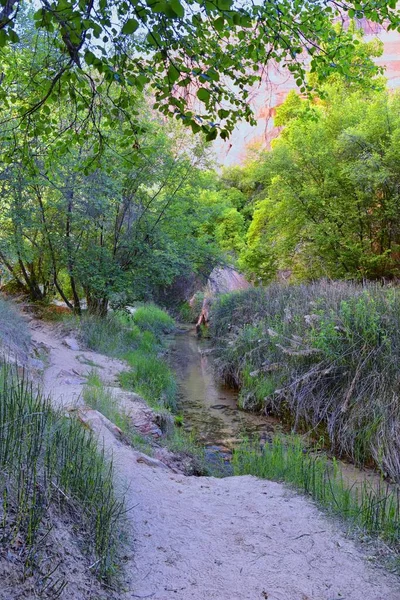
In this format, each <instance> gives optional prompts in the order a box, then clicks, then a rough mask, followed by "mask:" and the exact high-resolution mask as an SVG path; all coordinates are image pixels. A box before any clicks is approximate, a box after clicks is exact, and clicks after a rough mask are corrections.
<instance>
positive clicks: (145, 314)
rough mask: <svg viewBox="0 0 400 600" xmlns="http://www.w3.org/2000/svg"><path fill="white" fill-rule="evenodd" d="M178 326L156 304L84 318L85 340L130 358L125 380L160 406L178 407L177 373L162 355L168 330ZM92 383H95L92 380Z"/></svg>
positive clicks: (110, 352) (121, 378)
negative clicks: (175, 373)
mask: <svg viewBox="0 0 400 600" xmlns="http://www.w3.org/2000/svg"><path fill="white" fill-rule="evenodd" d="M174 329H175V323H174V320H173V319H172V318H171V317H170V316H169V315H168V314H167V313H166V312H165V311H163V310H161V309H160V308H158V307H157V306H156V305H154V304H147V305H141V306H138V307H137V308H135V309H134V312H133V314H129V313H127V312H123V311H115V312H113V313H110V314H108V315H107V317H104V318H99V317H93V316H84V317H82V318H81V319H80V332H81V334H80V335H81V337H82V339H83V341H84V343H86V344H87V345H88V346H89V347H90V348H92V349H93V350H97V351H99V352H102V353H104V354H107V355H109V356H116V357H119V358H124V359H125V360H127V362H128V364H129V366H130V369H129V370H128V371H124V372H123V373H121V374H120V381H121V384H122V385H123V387H125V388H127V389H130V390H132V391H134V392H136V393H137V394H140V395H141V396H142V397H143V398H144V399H145V400H146V401H147V402H148V403H149V404H150V406H152V407H154V408H158V409H160V408H168V409H170V410H174V408H175V405H176V381H175V377H174V374H173V372H172V370H171V369H170V368H169V366H168V365H167V363H166V361H165V360H164V358H163V357H162V356H161V355H160V353H161V352H162V350H163V348H164V346H165V340H164V336H165V334H167V333H170V332H172V331H173V330H174ZM92 383H93V382H92ZM89 385H91V387H93V384H91V383H90V382H89ZM100 396H101V394H100ZM97 401H98V402H99V401H100V400H99V399H98V400H97ZM105 402H107V400H106V401H105ZM101 412H103V411H101ZM121 429H123V428H122V427H121Z"/></svg>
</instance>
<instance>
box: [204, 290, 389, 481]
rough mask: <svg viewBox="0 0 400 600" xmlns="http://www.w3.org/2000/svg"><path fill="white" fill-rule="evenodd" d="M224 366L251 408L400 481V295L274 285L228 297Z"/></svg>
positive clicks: (217, 329)
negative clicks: (287, 422)
mask: <svg viewBox="0 0 400 600" xmlns="http://www.w3.org/2000/svg"><path fill="white" fill-rule="evenodd" d="M210 330H211V334H212V336H213V339H214V345H215V355H216V364H217V368H218V370H219V373H220V374H221V375H222V377H224V378H225V379H226V380H227V381H229V382H231V383H233V384H235V385H236V386H238V387H239V388H240V389H241V391H240V399H241V403H242V405H243V406H244V407H245V408H246V407H247V408H256V409H263V410H265V411H267V412H269V413H273V414H276V415H278V416H280V417H283V418H288V419H290V421H291V423H292V425H293V426H294V428H295V429H296V428H302V429H307V430H312V431H314V432H318V433H321V432H322V433H324V434H326V436H327V438H329V440H330V443H331V447H332V450H333V451H335V452H337V453H339V454H341V455H344V456H347V457H349V458H351V459H352V460H354V461H355V462H356V463H358V464H365V463H372V462H373V463H375V464H376V465H378V466H379V467H380V468H381V469H382V471H383V473H384V474H388V475H390V476H391V477H393V478H395V479H397V480H400V434H399V431H400V398H399V394H400V371H399V369H398V364H399V361H400V290H398V289H397V288H382V287H377V286H374V285H370V286H368V287H361V286H358V285H353V284H350V283H337V284H335V283H324V282H323V283H316V284H311V285H300V286H294V285H292V286H289V285H279V284H274V285H271V286H269V287H267V288H258V289H250V290H246V291H242V292H236V293H234V294H228V295H226V296H223V297H221V298H219V299H218V300H217V301H216V302H215V303H214V305H213V308H212V315H211V329H210Z"/></svg>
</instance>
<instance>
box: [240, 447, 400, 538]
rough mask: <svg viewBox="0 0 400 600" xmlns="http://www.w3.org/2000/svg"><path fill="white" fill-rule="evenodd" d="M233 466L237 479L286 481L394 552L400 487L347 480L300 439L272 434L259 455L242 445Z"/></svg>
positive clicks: (397, 535) (339, 470)
mask: <svg viewBox="0 0 400 600" xmlns="http://www.w3.org/2000/svg"><path fill="white" fill-rule="evenodd" d="M316 450H317V449H316ZM233 466H234V471H235V474H237V475H245V474H246V475H249V474H250V475H255V476H256V477H263V478H265V479H272V480H274V481H285V482H287V483H289V484H291V485H293V486H294V487H295V488H297V489H299V490H301V491H302V492H304V493H305V494H307V495H309V496H311V497H312V498H313V499H314V500H316V501H317V502H318V503H319V504H320V505H321V506H323V507H324V508H326V509H327V510H328V511H329V512H331V513H334V514H337V515H339V516H341V517H343V518H345V519H347V520H349V521H350V523H351V524H352V525H353V526H356V527H358V528H360V529H361V530H362V531H365V532H367V533H368V534H370V535H371V534H372V535H374V536H379V537H381V538H382V539H384V540H385V541H387V542H389V544H391V545H393V546H394V547H396V548H398V545H399V543H400V535H399V521H400V513H399V493H400V492H399V490H398V488H394V486H389V485H388V484H385V482H384V481H381V482H380V483H379V482H378V484H377V485H374V484H373V483H372V484H371V483H368V482H367V481H365V482H364V483H362V484H354V483H351V482H348V481H346V478H345V477H344V475H343V473H342V472H341V469H340V467H339V466H338V464H337V463H336V461H335V460H334V459H333V461H330V460H328V459H327V458H326V457H325V456H324V455H320V454H316V453H315V450H314V451H313V450H312V449H311V450H306V449H305V448H304V445H303V443H302V441H301V439H300V438H298V437H293V438H286V437H285V438H281V437H278V436H275V437H274V438H273V440H272V442H271V443H267V444H266V445H265V446H264V447H263V449H262V450H261V451H260V449H259V447H257V446H256V445H251V444H248V443H244V444H243V445H242V446H241V447H239V448H238V449H237V450H235V453H234V455H233Z"/></svg>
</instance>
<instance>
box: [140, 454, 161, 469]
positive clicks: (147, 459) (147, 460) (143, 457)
mask: <svg viewBox="0 0 400 600" xmlns="http://www.w3.org/2000/svg"><path fill="white" fill-rule="evenodd" d="M136 462H138V463H144V464H145V465H148V466H149V467H159V468H161V469H167V470H169V467H167V465H165V464H164V463H163V462H161V460H158V459H157V458H151V456H147V454H140V456H138V458H137V459H136Z"/></svg>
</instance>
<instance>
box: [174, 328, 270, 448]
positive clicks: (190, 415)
mask: <svg viewBox="0 0 400 600" xmlns="http://www.w3.org/2000/svg"><path fill="white" fill-rule="evenodd" d="M208 348H209V345H208V343H207V341H204V340H201V341H199V340H198V339H197V337H196V335H195V333H194V332H192V331H188V332H185V333H182V334H178V335H176V337H175V339H174V341H173V343H172V345H171V347H170V361H171V365H172V366H173V368H174V369H175V371H176V373H177V376H178V383H179V398H178V409H179V412H180V413H181V414H182V415H183V419H184V427H185V429H186V430H188V431H191V432H193V433H194V434H195V436H196V439H197V440H198V441H199V442H200V443H202V444H203V445H204V446H205V447H206V449H208V451H209V452H210V453H214V452H219V453H222V454H223V455H226V457H229V455H230V453H231V451H232V449H233V448H234V447H235V445H237V444H238V443H240V440H241V439H243V437H253V436H254V435H257V437H258V438H260V440H261V441H263V440H264V441H265V440H267V439H269V438H270V437H271V434H273V433H274V432H275V431H276V430H277V429H280V426H279V423H278V422H277V421H276V420H275V419H272V418H269V417H266V416H264V415H258V414H255V413H250V412H245V411H241V410H240V409H239V408H238V405H237V399H238V398H237V396H238V395H237V392H236V391H235V390H232V389H231V388H229V387H227V386H225V385H223V384H222V383H221V382H220V381H219V380H218V378H217V377H216V376H215V374H214V371H213V366H212V355H210V354H207V350H208Z"/></svg>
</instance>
